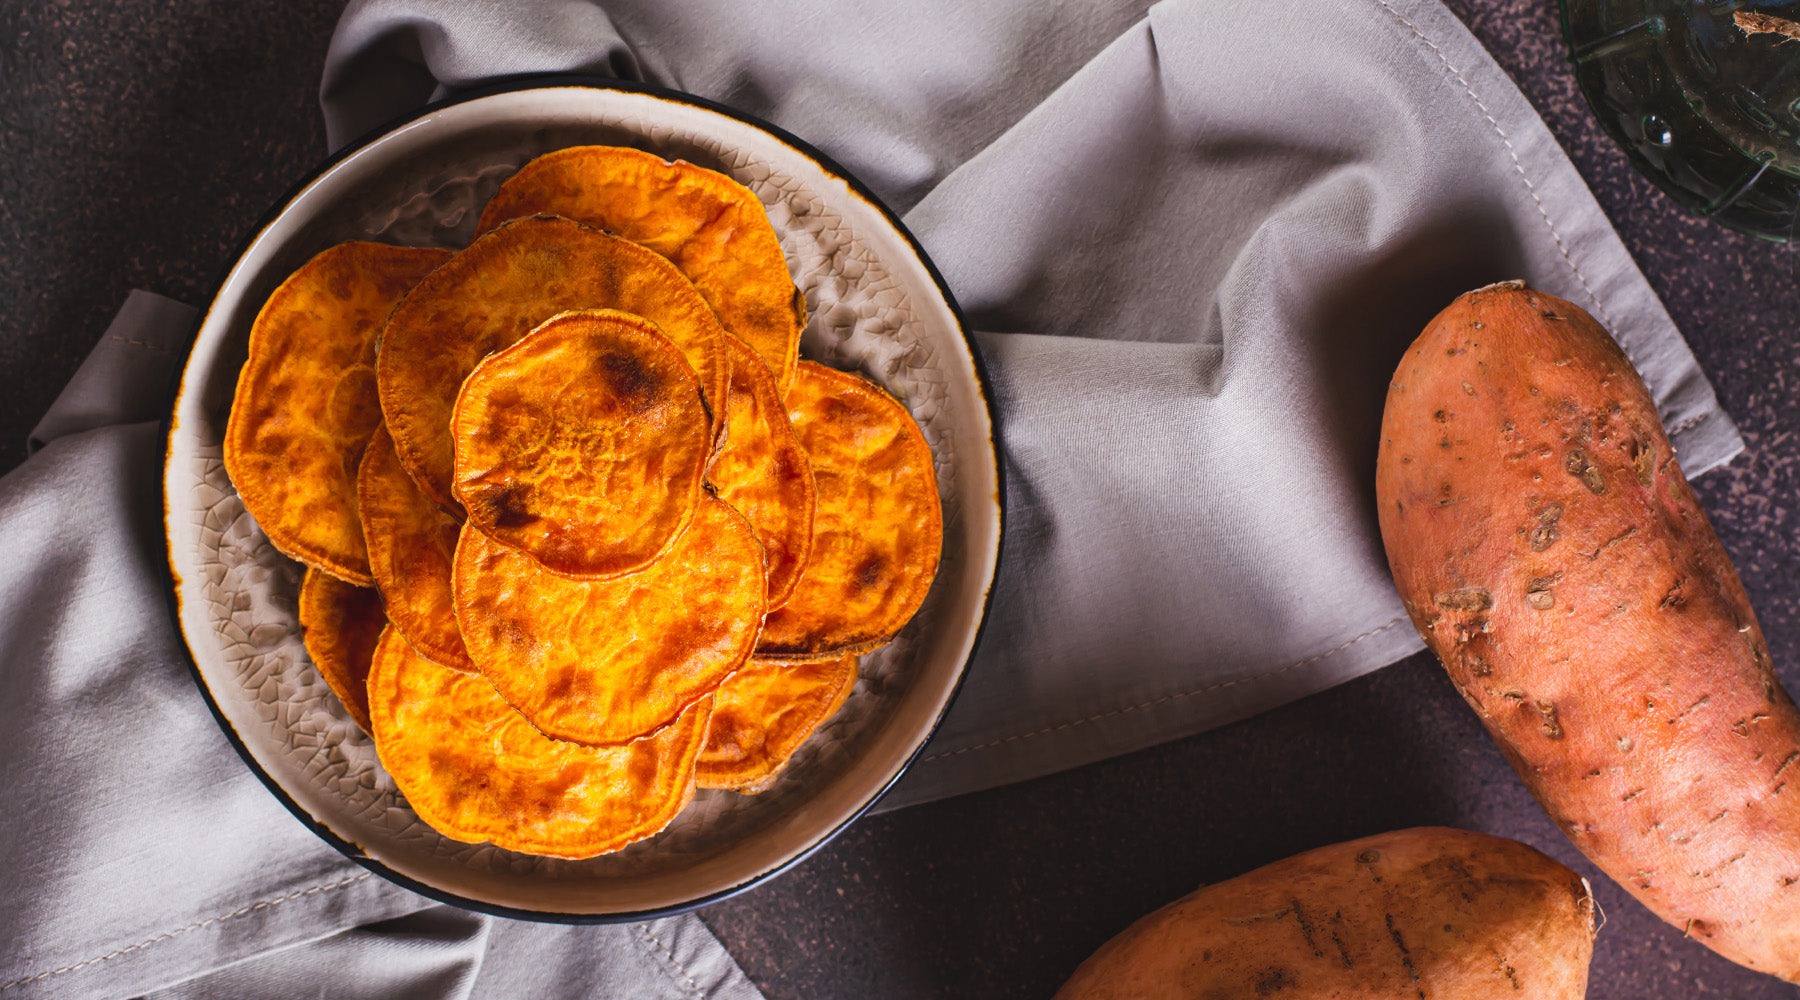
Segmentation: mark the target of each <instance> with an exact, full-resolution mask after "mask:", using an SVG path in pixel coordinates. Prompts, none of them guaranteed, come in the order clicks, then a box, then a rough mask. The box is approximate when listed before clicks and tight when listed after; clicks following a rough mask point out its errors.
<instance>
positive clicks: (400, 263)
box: [225, 243, 450, 587]
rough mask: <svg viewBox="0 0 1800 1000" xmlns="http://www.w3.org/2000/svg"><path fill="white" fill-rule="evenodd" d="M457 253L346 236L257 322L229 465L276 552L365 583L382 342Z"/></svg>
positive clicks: (228, 441)
mask: <svg viewBox="0 0 1800 1000" xmlns="http://www.w3.org/2000/svg"><path fill="white" fill-rule="evenodd" d="M449 256H450V252H449V251H447V250H434V249H422V248H421V249H415V248H411V247H390V246H383V245H381V244H379V243H340V244H338V245H337V246H334V247H332V248H331V249H329V250H326V251H324V252H323V253H320V254H319V255H318V256H316V257H314V258H313V259H312V260H309V261H307V262H306V263H305V264H302V265H301V266H300V269H299V270H297V271H295V272H294V273H293V274H292V275H289V276H288V279H287V280H286V281H284V282H282V283H281V286H280V287H278V288H276V289H275V291H274V293H272V294H271V295H270V296H269V299H268V301H267V302H265V303H263V307H262V311H261V312H260V313H258V314H257V316H256V322H255V323H254V324H253V325H252V326H251V328H250V357H249V359H248V360H246V361H245V362H244V368H243V371H242V372H241V373H240V374H239V375H238V383H237V394H236V396H235V397H234V398H233V399H232V402H231V418H230V422H229V423H228V424H227V425H226V428H225V471H226V472H227V473H229V474H230V476H231V482H232V484H233V485H235V486H236V487H237V491H238V495H239V496H241V497H243V500H244V506H245V508H247V509H248V510H249V511H250V514H251V516H252V517H254V518H256V523H257V524H258V525H259V526H261V528H262V529H263V533H264V534H266V535H268V536H269V541H270V543H271V544H273V545H274V546H275V548H276V549H278V550H280V551H281V552H283V553H285V554H287V555H288V556H291V557H292V558H294V559H298V560H299V561H301V562H303V563H305V564H306V565H308V566H312V567H315V568H317V569H322V570H324V571H325V572H327V573H330V574H331V575H332V576H335V577H337V578H338V579H340V580H346V581H348V582H350V583H355V584H360V585H362V586H365V587H372V586H374V585H375V580H374V578H373V577H372V576H370V575H369V556H368V552H367V550H365V549H364V547H363V537H362V528H361V527H360V526H359V525H358V523H357V518H356V465H357V462H359V461H360V460H361V459H362V452H363V446H364V445H365V444H367V443H368V440H369V435H370V434H372V433H374V431H375V425H376V424H378V423H380V422H381V406H380V403H379V402H378V401H377V398H376V392H375V339H376V335H377V334H378V333H379V332H380V330H381V324H382V322H383V321H385V320H386V319H387V317H388V313H389V312H390V311H391V310H392V309H393V308H394V303H395V302H398V301H399V300H400V297H401V296H403V295H405V294H406V291H407V289H409V288H411V287H413V285H415V284H417V283H418V281H419V279H421V278H423V277H424V276H425V275H426V274H427V273H428V272H430V271H431V270H432V269H433V268H435V267H437V266H438V265H439V264H441V263H443V262H444V260H445V259H447V258H448V257H449Z"/></svg>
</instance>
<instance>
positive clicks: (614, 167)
mask: <svg viewBox="0 0 1800 1000" xmlns="http://www.w3.org/2000/svg"><path fill="white" fill-rule="evenodd" d="M537 212H548V213H551V214H555V215H565V216H568V217H569V218H571V219H575V220H577V221H579V222H585V223H587V224H588V225H590V226H595V227H598V228H600V229H604V230H606V231H607V232H609V233H614V234H616V235H618V236H622V237H624V238H625V239H628V240H630V241H632V242H633V243H641V244H643V245H644V246H647V247H649V248H650V249H652V250H655V251H656V252H657V253H659V254H662V255H663V256H664V257H667V258H668V259H669V260H671V261H673V262H674V264H675V266H676V267H678V268H680V269H681V273H682V274H685V275H687V277H688V280H689V281H692V282H693V283H694V287H696V288H698V289H699V290H700V294H701V295H703V296H705V297H706V302H707V304H708V305H710V306H712V307H713V311H714V312H716V313H718V316H719V322H721V323H723V324H724V325H725V329H726V330H727V331H728V332H730V333H734V334H736V335H737V336H738V337H740V338H741V339H742V340H743V341H744V342H745V343H747V344H749V345H750V346H751V347H752V348H754V349H755V350H756V353H757V354H758V355H760V356H761V357H762V359H763V361H764V362H765V363H767V364H768V366H769V369H770V370H771V371H773V372H774V373H775V374H776V376H777V378H778V381H779V382H780V384H781V387H782V389H783V391H785V390H786V389H787V385H788V382H789V381H790V380H791V379H792V377H793V372H794V361H795V359H796V356H797V355H796V349H797V348H798V346H799V343H800V328H801V327H803V326H805V325H806V315H805V313H806V303H805V300H804V299H803V298H801V296H800V294H799V292H797V291H796V290H795V288H794V282H793V279H792V278H790V277H789V276H788V268H787V260H786V259H785V258H784V257H783V256H782V253H781V241H780V239H778V238H777V237H776V235H775V228H774V227H773V226H771V225H769V216H768V213H767V212H765V211H764V209H763V206H762V202H761V201H760V200H758V199H757V197H756V195H755V193H754V192H752V191H751V190H750V189H749V188H746V187H744V186H743V185H742V184H739V183H738V182H737V181H734V180H732V179H731V178H729V177H727V176H725V175H724V174H721V173H718V172H716V171H712V170H707V169H705V168H703V167H696V166H694V165H693V164H692V163H687V162H683V161H679V160H678V161H676V162H674V163H670V162H668V161H666V160H664V159H663V158H662V157H660V156H656V155H654V154H651V153H645V152H642V151H640V150H636V149H627V148H624V147H621V146H576V147H573V148H570V149H560V150H557V151H556V152H553V153H546V154H544V155H543V156H540V157H538V158H537V159H535V160H532V161H531V162H530V163H527V164H525V166H524V167H523V168H522V169H520V171H519V172H518V173H516V174H514V175H513V176H512V177H511V178H510V179H508V180H507V182H506V183H505V184H502V185H500V190H499V191H496V192H495V193H494V198H493V200H492V201H490V202H488V206H487V209H486V210H485V211H483V212H482V213H481V223H480V231H481V232H486V231H487V230H489V229H492V228H494V227H495V226H498V225H499V224H501V223H503V222H505V221H506V220H508V219H516V218H519V217H520V216H525V215H531V214H533V213H537Z"/></svg>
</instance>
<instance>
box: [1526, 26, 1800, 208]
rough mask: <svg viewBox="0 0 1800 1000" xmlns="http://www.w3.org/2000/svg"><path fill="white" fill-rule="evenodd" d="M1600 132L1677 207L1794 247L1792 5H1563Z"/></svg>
mask: <svg viewBox="0 0 1800 1000" xmlns="http://www.w3.org/2000/svg"><path fill="white" fill-rule="evenodd" d="M1562 21H1563V34H1564V36H1565V37H1566V38H1567V39H1568V43H1569V50H1570V56H1571V58H1572V60H1573V61H1574V64H1575V76H1576V79H1577V80H1578V81H1579V82H1580V84H1581V92H1582V94H1583V95H1584V96H1585V97H1586V98H1587V101H1588V104H1589V105H1590V106H1592V107H1593V109H1594V113H1595V114H1596V115H1597V116H1599V119H1600V124H1601V126H1602V127H1603V128H1605V129H1606V132H1607V134H1609V135H1611V136H1612V137H1613V139H1614V141H1616V142H1618V143H1619V145H1620V146H1622V147H1624V149H1625V152H1626V155H1628V156H1629V157H1630V158H1631V161H1632V163H1633V164H1634V165H1635V166H1636V167H1637V168H1638V169H1639V170H1641V171H1642V172H1643V173H1644V174H1645V175H1646V176H1648V177H1649V178H1650V179H1651V180H1652V181H1655V182H1656V184H1657V186H1658V187H1660V188H1662V189H1663V191H1665V192H1667V193H1668V195H1669V196H1670V197H1671V198H1674V199H1675V200H1676V201H1677V202H1679V203H1680V204H1681V205H1683V206H1684V207H1686V208H1688V209H1689V210H1691V211H1694V212H1697V213H1699V214H1701V215H1704V216H1708V217H1711V218H1713V219H1717V220H1718V221H1719V222H1721V223H1723V224H1725V225H1727V226H1730V227H1731V228H1732V229H1736V230H1738V231H1739V232H1744V233H1749V234H1751V235H1753V236H1759V237H1762V238H1763V239H1768V240H1775V241H1777V242H1787V241H1789V240H1800V0H1562Z"/></svg>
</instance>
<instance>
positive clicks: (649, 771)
mask: <svg viewBox="0 0 1800 1000" xmlns="http://www.w3.org/2000/svg"><path fill="white" fill-rule="evenodd" d="M369 709H370V714H371V716H373V720H374V724H375V750H376V752H377V753H378V754H379V755H380V756H381V764H382V766H383V767H384V768H386V769H387V772H388V774H390V775H392V776H393V779H394V783H395V784H396V785H398V786H400V791H401V793H402V794H404V795H405V796H406V801H407V803H408V804H409V805H411V806H412V808H413V811H414V812H416V813H418V814H419V818H420V819H422V820H424V821H425V822H426V823H428V824H430V825H431V827H432V828H433V829H435V830H437V831H438V832H439V833H441V834H443V835H444V836H446V837H449V838H451V839H453V840H462V841H468V842H470V843H479V842H481V841H484V840H485V841H491V842H492V843H493V844H495V845H496V846H499V847H504V848H506V849H507V850H511V851H523V852H525V853H528V854H542V855H548V856H551V857H559V858H589V857H593V856H594V855H596V854H604V853H606V852H608V851H616V850H618V849H619V848H621V847H624V846H625V845H626V844H629V843H632V842H633V841H637V840H642V839H644V838H645V837H648V836H650V835H651V834H653V833H656V832H657V831H658V830H661V829H662V828H663V827H665V826H667V825H668V824H669V820H671V819H673V818H674V817H675V814H676V813H678V812H680V811H681V807H682V806H684V805H686V804H687V801H688V799H690V798H691V797H692V796H693V789H694V760H695V757H696V756H697V755H698V754H699V752H700V747H701V746H702V745H703V744H704V743H705V737H706V720H707V717H708V715H710V714H711V710H712V705H711V701H710V700H709V699H705V698H702V699H700V700H699V701H697V702H695V703H694V704H693V705H692V706H690V707H689V708H688V709H687V711H686V712H685V713H684V714H682V715H681V716H680V717H679V718H678V719H676V720H675V721H674V722H673V723H672V724H670V725H668V726H666V727H664V728H663V729H662V730H661V731H660V732H658V733H656V734H655V735H654V736H651V737H648V738H646V739H642V740H639V741H637V742H635V743H628V744H625V745H623V746H617V747H584V746H578V745H576V744H573V743H563V742H559V741H557V740H553V739H550V738H549V737H547V736H545V735H544V734H542V733H540V732H538V731H537V730H536V729H533V728H532V726H531V724H530V723H528V722H526V721H525V719H524V717H523V716H521V715H519V713H517V712H515V711H513V710H512V708H510V707H509V706H508V705H507V704H506V702H504V701H502V700H501V699H500V695H499V694H498V693H496V692H495V691H494V688H493V685H491V684H489V683H488V682H487V681H486V680H485V679H484V678H482V677H481V676H479V675H476V674H465V673H463V672H461V671H458V670H451V669H449V668H448V667H443V666H440V665H438V664H436V663H433V662H431V661H430V660H429V659H426V658H425V657H423V656H421V655H419V653H418V651H417V650H415V649H413V648H412V646H411V645H409V644H408V643H407V642H406V640H405V639H403V638H401V637H400V634H399V633H398V632H395V631H394V630H392V629H389V630H387V631H386V632H384V633H383V634H382V637H381V644H380V646H379V647H378V648H377V649H376V652H375V664H374V667H373V669H372V670H371V671H370V673H369Z"/></svg>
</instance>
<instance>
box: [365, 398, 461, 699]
mask: <svg viewBox="0 0 1800 1000" xmlns="http://www.w3.org/2000/svg"><path fill="white" fill-rule="evenodd" d="M356 494H357V508H358V510H359V511H360V512H361V514H362V524H363V537H365V538H366V539H368V543H369V568H370V569H372V570H374V572H375V586H377V587H379V588H380V589H381V594H382V596H383V597H384V598H386V600H387V616H388V619H389V620H390V621H392V622H393V624H394V627H395V628H396V629H399V630H400V634H401V635H402V636H404V637H405V638H406V641H407V642H410V643H412V645H413V648H414V649H417V650H418V651H419V652H421V653H423V654H425V655H426V656H428V657H430V658H431V659H433V660H436V661H437V662H438V663H441V664H443V665H444V666H446V667H455V668H456V669H458V670H462V671H465V672H468V673H474V672H475V662H474V661H473V660H470V659H469V653H468V651H467V650H466V649H464V648H463V641H462V633H460V632H458V631H457V630H456V602H455V601H454V600H452V598H451V596H450V560H451V558H452V557H453V556H454V555H455V554H456V536H457V533H458V532H460V531H461V530H462V525H460V524H458V523H457V522H456V518H454V517H451V516H450V515H449V514H446V513H444V511H443V509H442V508H440V507H438V505H437V504H434V503H432V502H431V498H430V497H427V496H426V495H425V494H424V493H423V492H421V491H420V490H419V487H418V485H417V484H415V483H414V482H413V481H412V477H411V476H408V475H407V474H406V470H405V469H403V468H401V467H400V456H398V455H396V454H394V439H393V438H391V437H389V436H388V433H387V429H386V428H385V427H384V428H381V429H379V430H377V431H376V432H375V436H374V437H372V438H370V439H369V448H368V451H366V452H364V453H363V461H362V470H361V471H360V472H359V473H358V474H357V477H356Z"/></svg>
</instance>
